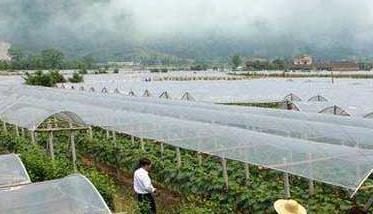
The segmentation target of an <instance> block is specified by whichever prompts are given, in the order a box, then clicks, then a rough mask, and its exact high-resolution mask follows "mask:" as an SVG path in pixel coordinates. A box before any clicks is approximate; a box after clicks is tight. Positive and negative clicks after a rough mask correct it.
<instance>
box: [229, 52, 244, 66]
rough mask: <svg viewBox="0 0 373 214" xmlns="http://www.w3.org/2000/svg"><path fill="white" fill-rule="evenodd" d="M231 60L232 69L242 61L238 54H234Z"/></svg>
mask: <svg viewBox="0 0 373 214" xmlns="http://www.w3.org/2000/svg"><path fill="white" fill-rule="evenodd" d="M231 60H232V62H231V63H232V65H233V69H237V68H238V67H239V66H240V65H241V63H242V60H241V56H240V55H238V54H236V55H234V56H233V57H232V59H231Z"/></svg>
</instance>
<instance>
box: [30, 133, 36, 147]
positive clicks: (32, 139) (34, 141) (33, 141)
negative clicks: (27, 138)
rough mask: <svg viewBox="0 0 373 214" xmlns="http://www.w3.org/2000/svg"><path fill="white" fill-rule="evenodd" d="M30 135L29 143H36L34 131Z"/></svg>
mask: <svg viewBox="0 0 373 214" xmlns="http://www.w3.org/2000/svg"><path fill="white" fill-rule="evenodd" d="M30 135H31V143H32V144H35V143H36V136H35V132H34V131H30Z"/></svg>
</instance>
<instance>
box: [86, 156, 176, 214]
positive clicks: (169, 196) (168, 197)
mask: <svg viewBox="0 0 373 214" xmlns="http://www.w3.org/2000/svg"><path fill="white" fill-rule="evenodd" d="M81 160H82V163H83V164H84V165H86V166H94V167H96V168H97V169H98V170H99V171H101V172H103V173H105V174H107V175H110V176H111V177H112V178H114V179H115V180H116V181H117V182H118V184H120V186H121V187H122V188H123V189H122V191H123V193H124V196H125V197H127V198H123V197H120V198H122V200H119V202H118V203H127V204H128V203H131V205H130V206H127V205H120V206H121V208H119V210H118V211H127V212H128V211H129V210H133V209H134V207H133V206H135V205H134V203H136V200H135V194H134V192H133V188H132V185H133V183H132V174H130V173H127V172H123V171H118V170H117V169H116V167H114V166H111V165H109V164H106V163H98V162H95V161H94V159H93V158H92V157H89V156H84V157H82V159H81ZM155 187H156V188H157V194H156V201H157V206H158V208H159V210H170V209H174V208H175V207H178V205H180V204H181V203H182V196H181V195H180V194H178V193H176V192H173V191H170V190H168V189H165V188H161V187H159V186H157V185H155ZM129 197H131V198H130V199H129ZM116 207H117V206H116ZM116 211H117V210H116ZM129 213H131V212H129Z"/></svg>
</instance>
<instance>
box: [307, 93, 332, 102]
mask: <svg viewBox="0 0 373 214" xmlns="http://www.w3.org/2000/svg"><path fill="white" fill-rule="evenodd" d="M307 101H308V102H328V99H326V98H325V97H324V96H322V95H316V96H313V97H311V98H309V99H308V100H307Z"/></svg>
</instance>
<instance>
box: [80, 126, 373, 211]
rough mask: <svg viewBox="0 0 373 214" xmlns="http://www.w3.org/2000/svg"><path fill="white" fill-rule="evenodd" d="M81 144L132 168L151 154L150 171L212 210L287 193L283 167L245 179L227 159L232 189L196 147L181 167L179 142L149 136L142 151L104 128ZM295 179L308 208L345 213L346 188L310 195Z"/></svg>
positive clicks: (258, 206)
mask: <svg viewBox="0 0 373 214" xmlns="http://www.w3.org/2000/svg"><path fill="white" fill-rule="evenodd" d="M77 145H78V148H79V149H78V151H79V152H80V153H81V154H83V155H90V156H91V157H93V158H94V159H95V160H96V161H99V162H104V163H107V164H110V165H112V166H115V167H117V168H118V169H119V170H121V171H124V172H127V173H131V172H133V170H134V169H135V168H136V166H137V161H138V160H139V159H140V158H141V157H148V158H150V159H151V160H152V161H153V163H154V167H153V171H152V173H151V176H152V178H153V179H154V180H155V181H156V182H157V184H158V185H161V186H163V187H165V188H167V189H171V190H174V191H177V192H180V193H181V194H183V195H184V196H185V197H187V198H189V199H190V201H200V202H201V203H202V204H204V205H205V207H206V208H207V210H209V212H210V213H211V212H214V213H273V212H274V210H273V203H274V202H275V201H276V200H277V199H280V198H283V197H284V190H283V189H284V188H283V186H284V185H283V177H282V176H283V174H282V173H278V172H275V171H272V170H266V169H260V168H258V167H254V166H250V179H249V180H246V179H245V171H244V165H243V164H242V163H240V162H237V161H228V174H229V189H228V190H227V189H226V188H225V185H224V179H223V175H222V174H223V173H222V169H221V164H220V160H219V159H218V158H216V157H212V156H203V161H202V165H200V164H199V163H198V158H197V154H196V153H195V152H192V151H186V150H183V151H182V166H181V167H180V168H178V167H177V165H176V152H175V148H172V147H169V146H165V149H164V152H163V154H162V153H161V149H160V145H159V144H157V143H155V142H153V141H147V143H146V146H145V151H143V150H142V148H141V146H140V143H139V142H138V141H136V142H132V141H131V140H130V139H129V138H128V136H124V135H123V136H117V137H116V140H115V142H114V140H113V139H107V138H106V135H105V134H104V133H102V132H100V131H95V133H94V139H93V140H89V139H86V138H80V139H79V143H78V144H77ZM290 181H291V195H292V198H294V199H296V200H298V201H299V202H300V203H302V204H303V205H304V206H305V207H306V208H307V210H308V211H309V213H343V212H346V211H347V209H348V208H350V207H351V205H352V203H353V202H352V201H351V200H350V198H349V193H348V192H347V191H345V190H343V189H341V188H337V187H332V186H330V185H325V184H321V183H316V185H315V186H316V193H315V194H314V195H309V194H308V180H305V179H303V178H300V177H296V176H290ZM371 193H372V192H371V191H364V192H361V193H360V194H358V198H357V200H358V202H359V203H365V202H366V201H367V200H368V198H369V195H370V194H371Z"/></svg>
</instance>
